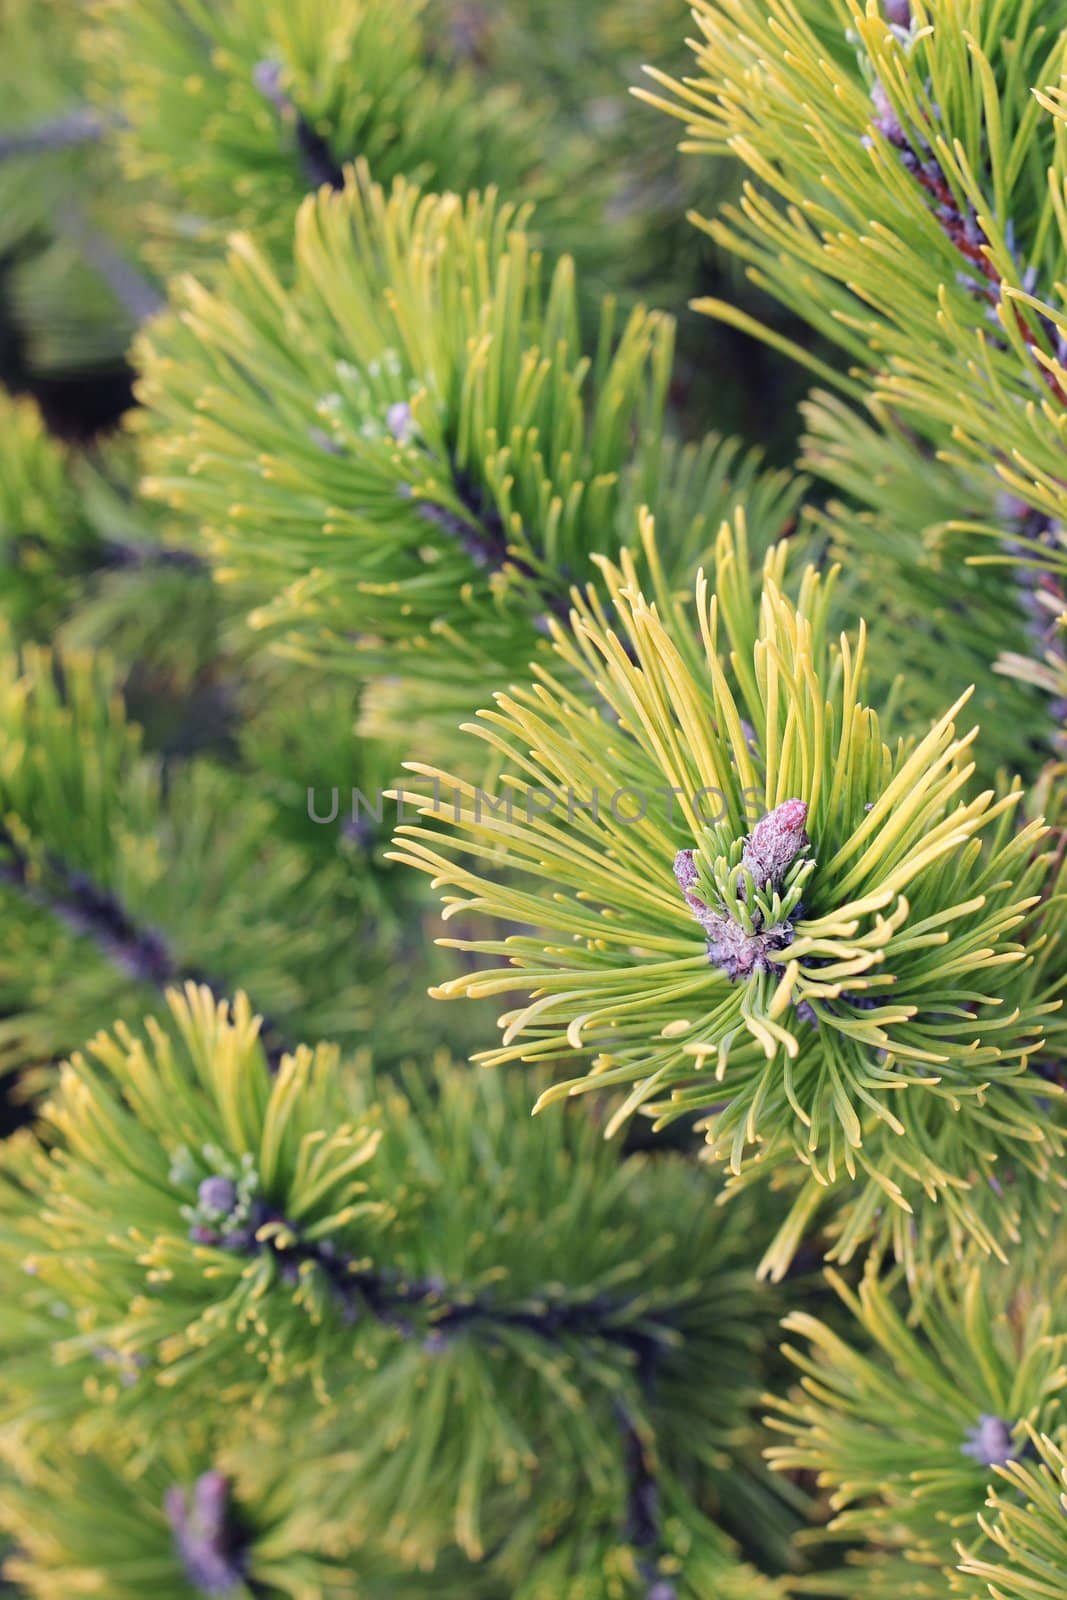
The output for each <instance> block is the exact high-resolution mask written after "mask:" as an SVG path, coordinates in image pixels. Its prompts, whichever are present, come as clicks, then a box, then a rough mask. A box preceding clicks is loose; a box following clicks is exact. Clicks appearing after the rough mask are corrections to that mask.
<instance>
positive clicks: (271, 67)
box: [252, 61, 357, 190]
mask: <svg viewBox="0 0 1067 1600" xmlns="http://www.w3.org/2000/svg"><path fill="white" fill-rule="evenodd" d="M283 75H284V69H283V67H282V64H281V62H280V61H259V62H257V63H256V67H255V70H254V72H253V74H252V77H253V80H254V82H255V85H256V88H257V89H258V90H259V91H260V92H261V93H262V94H264V95H265V96H266V97H267V99H268V100H269V101H270V103H271V105H272V106H273V107H274V109H275V110H276V111H277V112H278V115H279V116H280V117H281V118H282V120H283V121H284V122H286V123H288V124H289V125H290V126H291V127H292V129H293V134H294V137H295V139H296V144H297V148H298V149H299V151H300V156H301V160H302V161H303V163H304V173H305V176H306V178H307V184H308V188H309V189H312V190H314V189H321V188H322V187H324V186H325V187H326V188H328V189H343V188H344V186H345V176H344V171H343V169H342V167H341V166H340V165H339V164H338V163H337V162H336V161H335V160H334V159H333V156H332V154H331V151H330V145H329V141H328V140H327V139H325V138H324V137H323V135H322V134H321V133H317V132H316V131H315V129H314V128H313V127H312V126H311V124H310V123H309V122H308V120H307V118H306V117H304V116H303V115H302V114H301V113H300V112H299V111H298V110H297V108H296V106H295V105H294V104H293V100H292V97H291V96H290V95H289V94H288V93H287V92H286V90H285V89H284V88H283V86H282V79H283ZM356 154H357V152H356V151H353V152H352V153H351V155H350V157H349V159H353V158H354V157H355V155H356Z"/></svg>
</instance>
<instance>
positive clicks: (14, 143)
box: [0, 106, 123, 161]
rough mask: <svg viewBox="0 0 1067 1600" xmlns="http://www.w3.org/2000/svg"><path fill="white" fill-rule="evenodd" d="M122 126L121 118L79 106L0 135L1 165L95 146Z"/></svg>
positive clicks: (1, 132) (0, 132)
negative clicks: (16, 159) (6, 162)
mask: <svg viewBox="0 0 1067 1600" xmlns="http://www.w3.org/2000/svg"><path fill="white" fill-rule="evenodd" d="M122 125H123V124H122V119H121V118H120V117H117V116H105V115H104V114H103V113H101V112H99V111H96V110H94V109H93V108H91V107H89V106H79V107H78V108H76V109H75V110H73V111H68V112H66V113H65V114H64V115H62V116H59V117H51V118H49V119H48V120H47V121H43V122H37V123H33V124H31V125H30V126H29V127H25V128H17V129H14V130H12V131H11V132H4V131H0V161H8V160H10V159H11V158H12V157H15V156H27V155H44V154H47V153H48V152H50V151H54V150H72V149H76V148H77V147H78V146H79V145H83V144H95V143H96V142H97V141H98V140H100V139H103V138H105V137H106V136H107V134H109V133H111V132H113V131H114V130H115V129H116V128H119V127H121V126H122Z"/></svg>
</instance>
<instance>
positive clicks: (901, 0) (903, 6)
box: [882, 0, 911, 28]
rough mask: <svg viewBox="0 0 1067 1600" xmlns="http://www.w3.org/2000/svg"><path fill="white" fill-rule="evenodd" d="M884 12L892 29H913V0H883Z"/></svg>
mask: <svg viewBox="0 0 1067 1600" xmlns="http://www.w3.org/2000/svg"><path fill="white" fill-rule="evenodd" d="M882 10H883V11H884V12H885V20H886V21H887V22H888V23H889V26H890V27H891V28H910V27H911V0H883V4H882Z"/></svg>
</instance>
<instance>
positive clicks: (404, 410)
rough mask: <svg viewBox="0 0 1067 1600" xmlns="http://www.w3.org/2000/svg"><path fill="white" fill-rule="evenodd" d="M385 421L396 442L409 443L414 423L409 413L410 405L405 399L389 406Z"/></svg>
mask: <svg viewBox="0 0 1067 1600" xmlns="http://www.w3.org/2000/svg"><path fill="white" fill-rule="evenodd" d="M385 422H386V426H387V427H388V429H389V432H390V433H391V434H392V436H393V438H394V439H395V440H396V442H397V444H410V442H411V435H412V433H413V432H414V431H415V424H414V421H413V419H412V415H411V407H410V406H409V405H407V404H406V402H405V401H403V400H398V401H397V403H396V405H395V406H390V407H389V410H388V412H387V413H386V417H385Z"/></svg>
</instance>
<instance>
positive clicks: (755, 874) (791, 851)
mask: <svg viewBox="0 0 1067 1600" xmlns="http://www.w3.org/2000/svg"><path fill="white" fill-rule="evenodd" d="M807 820H808V807H807V802H806V801H804V800H783V801H782V803H781V805H780V806H775V808H774V810H773V811H768V813H767V815H766V816H765V817H761V818H760V820H759V822H757V823H756V826H755V827H754V828H753V830H752V832H751V833H750V834H749V836H748V838H747V839H746V840H745V848H744V849H743V850H742V852H741V865H742V866H743V867H744V868H745V869H746V870H747V871H748V872H751V874H752V881H753V882H754V883H755V885H756V888H757V889H766V888H769V889H771V890H772V891H773V890H775V889H780V888H781V886H782V883H783V881H784V879H785V875H786V873H787V872H788V871H789V869H790V867H791V866H792V865H793V862H794V861H795V860H796V859H797V856H799V855H800V854H801V853H802V852H803V851H805V850H807V849H808V847H809V846H810V844H811V840H810V839H809V838H808V836H807V833H806V832H805V831H804V824H805V823H806V822H807Z"/></svg>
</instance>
